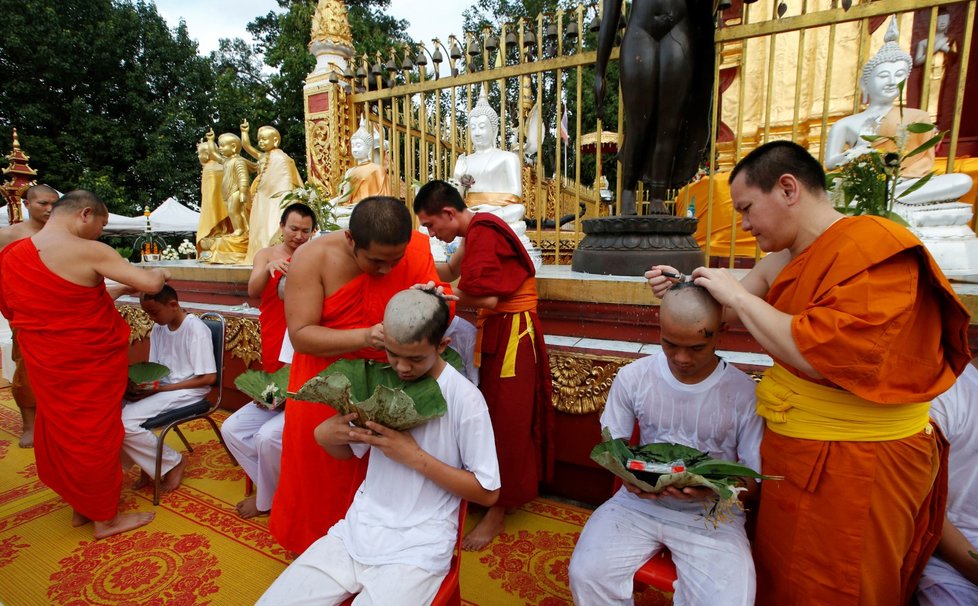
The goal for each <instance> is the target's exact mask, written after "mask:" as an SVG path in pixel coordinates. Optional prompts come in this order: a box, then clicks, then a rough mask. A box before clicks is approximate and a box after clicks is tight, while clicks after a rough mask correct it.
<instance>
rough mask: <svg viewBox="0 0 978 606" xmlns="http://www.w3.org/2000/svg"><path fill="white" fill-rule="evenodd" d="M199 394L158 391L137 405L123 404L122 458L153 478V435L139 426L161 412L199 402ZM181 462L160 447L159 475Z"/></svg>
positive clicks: (167, 447)
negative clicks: (125, 458)
mask: <svg viewBox="0 0 978 606" xmlns="http://www.w3.org/2000/svg"><path fill="white" fill-rule="evenodd" d="M201 397H203V396H201V395H200V390H196V389H180V390H177V391H159V392H156V393H154V394H153V395H151V396H149V397H146V398H143V399H142V400H139V401H138V402H128V401H126V402H124V403H123V407H122V426H123V427H124V428H125V430H126V437H125V438H124V439H123V440H122V454H123V456H124V457H128V458H129V460H131V461H132V462H133V463H135V464H136V465H139V467H140V468H141V469H142V470H143V471H145V472H146V474H147V475H150V476H152V475H153V473H154V472H155V471H156V434H155V433H153V432H152V431H150V430H149V429H143V428H142V427H140V426H139V425H140V424H141V423H143V422H144V421H146V420H148V419H152V418H153V417H155V416H156V415H158V414H160V413H161V412H166V411H168V410H173V409H174V408H180V407H181V406H186V405H188V404H193V403H194V402H197V401H199V400H200V399H201ZM179 462H180V453H178V452H177V451H175V450H173V449H172V448H170V447H169V446H166V445H164V446H163V466H162V467H160V473H161V474H165V473H167V472H168V471H170V470H171V469H173V468H174V467H175V466H176V464H177V463H179Z"/></svg>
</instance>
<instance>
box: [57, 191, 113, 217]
mask: <svg viewBox="0 0 978 606" xmlns="http://www.w3.org/2000/svg"><path fill="white" fill-rule="evenodd" d="M84 208H91V209H92V211H93V212H94V213H95V214H96V215H101V216H105V215H108V214H109V209H108V208H107V207H106V206H105V203H104V202H102V200H101V199H99V197H98V196H96V195H95V194H93V193H92V192H90V191H85V190H84V189H76V190H75V191H71V192H68V193H66V194H65V195H63V196H61V199H60V200H58V201H57V202H55V203H54V207H53V208H52V209H51V212H52V214H55V213H57V214H60V213H62V212H76V211H79V210H82V209H84Z"/></svg>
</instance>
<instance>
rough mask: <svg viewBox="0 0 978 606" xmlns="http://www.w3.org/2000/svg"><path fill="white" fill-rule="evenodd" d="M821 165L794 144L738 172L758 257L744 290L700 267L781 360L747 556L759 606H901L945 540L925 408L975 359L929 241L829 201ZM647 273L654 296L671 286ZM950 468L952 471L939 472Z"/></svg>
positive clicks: (772, 388)
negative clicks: (765, 477) (750, 557)
mask: <svg viewBox="0 0 978 606" xmlns="http://www.w3.org/2000/svg"><path fill="white" fill-rule="evenodd" d="M824 184H825V178H824V173H823V171H822V167H821V166H820V165H819V164H818V162H817V161H815V159H814V158H812V157H811V156H810V155H809V154H808V152H807V151H805V150H804V148H801V147H799V146H798V145H795V144H794V143H790V142H786V141H778V142H774V143H769V144H767V145H763V146H761V147H759V148H758V149H756V150H755V151H753V152H751V153H750V154H749V155H748V156H747V157H745V158H744V159H743V160H742V161H741V162H740V163H739V164H738V165H737V167H735V168H734V171H733V172H732V173H731V193H732V195H733V200H734V207H735V208H736V209H737V210H738V211H739V212H741V213H742V223H743V228H744V229H745V230H749V231H750V232H751V233H752V234H753V235H754V236H755V237H756V238H757V241H758V243H759V244H760V247H761V249H762V250H765V251H768V252H771V253H772V254H770V255H768V256H767V257H765V258H764V259H762V260H761V261H759V262H758V264H757V265H756V266H755V268H754V269H753V270H752V271H751V272H750V273H749V274H748V275H747V276H746V277H744V279H743V280H742V281H741V282H737V280H735V279H734V278H733V277H732V276H731V274H730V273H729V272H727V271H726V270H719V269H706V268H699V269H696V270H695V271H694V272H693V279H694V280H695V282H696V283H697V284H700V285H702V286H705V287H706V288H708V289H709V290H710V292H711V293H713V296H714V297H716V298H717V300H718V301H720V302H721V303H723V304H724V305H726V306H728V307H729V308H730V310H731V311H732V312H734V313H736V315H737V317H739V319H740V321H741V322H743V324H744V325H745V326H746V327H747V329H748V330H749V331H750V332H751V334H752V335H753V336H754V337H755V338H756V339H757V340H758V342H760V343H761V345H763V346H764V348H765V349H766V350H767V351H768V352H769V353H770V354H771V356H772V357H773V358H774V360H775V366H774V368H772V369H771V370H770V371H768V373H766V374H765V377H764V380H763V381H761V384H760V385H759V386H758V390H757V397H758V414H760V415H761V416H763V417H764V418H765V421H766V429H765V434H764V439H763V442H762V444H761V457H762V461H761V465H762V471H763V473H765V474H768V475H774V476H783V477H784V479H783V480H781V481H766V482H764V484H763V486H762V490H761V504H760V509H759V513H758V522H757V534H756V537H755V541H754V557H755V562H756V564H757V575H758V579H757V589H758V591H757V603H758V604H772V605H774V604H777V605H783V604H792V605H807V604H811V605H815V604H819V605H822V604H833V605H836V606H840V605H850V604H852V605H855V604H860V605H879V606H884V605H896V604H906V603H907V602H908V600H909V599H910V596H911V594H912V592H913V590H914V588H915V586H916V584H917V579H918V578H919V576H920V573H921V572H922V570H923V566H924V565H925V564H926V561H927V559H928V558H929V557H930V554H931V553H932V552H933V550H934V548H935V547H936V544H937V541H938V539H939V538H940V531H941V527H942V523H943V512H944V503H945V500H946V489H947V477H946V469H945V467H944V464H946V456H947V452H946V442H945V441H944V440H943V437H942V436H941V435H940V432H939V431H938V430H937V428H936V427H935V426H933V425H932V424H931V423H930V422H929V418H928V411H929V408H930V400H931V399H932V398H933V397H935V396H937V395H938V394H940V393H942V392H944V391H945V390H946V389H948V388H949V387H950V386H951V385H952V384H953V382H954V380H955V378H956V375H958V374H960V373H961V372H962V371H963V369H964V367H965V365H966V364H967V363H968V361H969V359H970V354H969V351H968V344H967V328H968V321H969V318H968V313H967V311H966V310H965V309H964V308H963V306H962V305H961V303H960V302H959V301H958V300H957V299H956V298H955V295H954V292H953V291H952V289H951V287H950V285H949V284H948V282H947V280H946V279H945V278H944V276H943V274H942V273H941V272H940V270H939V269H938V268H937V265H936V264H935V263H934V261H933V259H932V258H931V257H930V255H929V254H928V253H927V251H926V250H925V249H924V247H923V245H922V244H921V243H920V241H919V240H917V239H916V238H915V237H914V236H913V235H911V234H910V233H909V232H908V231H907V230H905V229H903V228H902V227H899V226H898V225H896V224H895V223H892V222H890V221H888V220H885V219H880V218H876V217H846V216H844V215H842V214H840V213H838V212H837V211H836V210H835V209H834V208H833V207H832V205H831V203H830V202H829V201H828V196H827V194H826V192H825V188H824ZM663 269H665V270H666V271H668V268H662V267H656V268H653V269H652V271H650V272H649V273H648V274H646V275H647V277H648V278H649V282H650V284H651V285H652V287H653V290H654V291H655V292H656V293H658V292H659V290H660V289H661V288H662V286H663V285H665V284H667V283H668V282H669V281H670V280H669V279H668V278H666V277H665V276H663V275H662V270H663ZM942 461H943V463H942Z"/></svg>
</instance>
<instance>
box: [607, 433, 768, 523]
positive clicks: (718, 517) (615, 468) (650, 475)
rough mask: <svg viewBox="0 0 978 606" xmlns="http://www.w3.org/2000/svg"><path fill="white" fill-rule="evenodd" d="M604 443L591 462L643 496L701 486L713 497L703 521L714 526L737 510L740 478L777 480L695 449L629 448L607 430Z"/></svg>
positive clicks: (657, 445) (667, 445)
mask: <svg viewBox="0 0 978 606" xmlns="http://www.w3.org/2000/svg"><path fill="white" fill-rule="evenodd" d="M601 436H602V437H603V438H604V442H601V443H599V444H597V445H596V446H595V447H594V448H593V449H592V450H591V460H593V461H594V462H595V463H597V464H598V465H600V466H602V467H604V468H605V469H607V470H608V471H610V472H611V473H613V474H615V475H616V476H618V477H619V478H621V479H622V480H623V481H625V482H628V483H629V484H631V485H632V486H635V487H636V488H638V489H639V490H642V491H643V492H653V493H658V492H662V491H663V490H665V489H666V487H668V486H673V487H675V488H677V489H682V488H685V487H687V486H703V487H706V488H709V489H710V490H712V491H713V492H714V493H716V499H715V500H714V502H713V505H712V507H710V508H709V509H708V511H707V514H706V516H705V517H706V519H707V520H708V521H710V522H712V523H713V525H714V526H716V525H717V524H718V523H719V522H722V521H725V520H727V519H729V513H730V510H731V508H733V507H739V506H740V503H739V501H738V499H737V495H738V493H740V492H742V491H743V490H745V489H744V488H742V487H740V486H738V481H739V480H740V479H741V478H754V479H758V480H760V479H767V480H776V479H780V478H775V477H770V476H762V475H761V474H759V473H757V472H756V471H754V470H753V469H751V468H750V467H747V466H746V465H741V464H740V463H734V462H732V461H724V460H721V459H714V458H712V457H710V455H708V454H706V453H704V452H701V451H699V450H697V449H695V448H690V447H689V446H684V445H682V444H672V443H669V442H661V443H652V444H645V445H642V446H629V445H628V444H627V442H626V441H625V440H623V439H621V438H618V439H612V437H611V434H610V433H609V432H608V428H607V427H606V428H604V429H602V431H601Z"/></svg>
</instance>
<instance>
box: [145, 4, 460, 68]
mask: <svg viewBox="0 0 978 606" xmlns="http://www.w3.org/2000/svg"><path fill="white" fill-rule="evenodd" d="M433 4H435V5H438V8H437V9H436V10H435V12H436V13H437V15H438V16H437V17H435V18H432V16H431V12H432V5H433ZM470 4H471V3H470V2H467V1H465V0H391V8H390V14H392V15H393V16H395V17H397V18H399V19H406V20H407V21H408V22H409V23H410V26H409V27H408V34H410V36H411V37H412V38H414V39H415V40H418V41H424V42H425V44H426V45H428V46H429V48H430V46H431V39H432V38H441V39H442V40H443V41H444V40H446V39H447V38H448V35H449V34H457V35H461V33H462V11H463V10H465V8H466V7H468V6H469V5H470ZM156 8H157V10H158V11H159V13H160V15H162V16H163V18H164V19H166V22H167V23H168V24H169V25H170V27H176V26H177V24H178V23H179V22H180V19H181V18H182V19H184V20H185V21H186V22H187V30H188V31H189V33H190V37H191V38H194V39H196V40H197V44H198V46H199V48H200V53H201V54H203V55H206V54H207V53H209V52H211V51H213V50H216V49H217V42H218V40H219V39H220V38H243V39H245V40H247V41H251V37H250V36H249V35H248V32H247V31H246V30H245V26H246V25H247V24H248V22H249V21H252V20H254V18H255V17H258V16H259V15H265V14H267V13H268V12H269V11H275V12H281V11H282V9H280V8H279V6H278V3H277V2H276V1H275V0H156Z"/></svg>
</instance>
